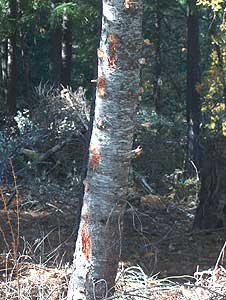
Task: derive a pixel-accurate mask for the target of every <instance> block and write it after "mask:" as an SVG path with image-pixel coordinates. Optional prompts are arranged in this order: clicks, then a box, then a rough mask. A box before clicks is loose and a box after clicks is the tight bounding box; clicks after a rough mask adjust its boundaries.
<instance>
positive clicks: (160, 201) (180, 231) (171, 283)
mask: <svg viewBox="0 0 226 300" xmlns="http://www.w3.org/2000/svg"><path fill="white" fill-rule="evenodd" d="M3 197H5V198H4V199H5V200H6V197H7V190H6V189H4V190H3V192H2V198H3ZM42 197H45V194H43V195H42ZM51 197H52V198H51ZM51 197H50V198H51V199H50V198H49V199H48V203H47V202H46V201H45V202H43V201H41V196H40V195H38V193H37V194H36V193H34V194H32V192H31V191H30V190H29V188H27V189H24V188H23V189H21V190H19V201H20V207H21V208H20V211H19V212H18V211H17V210H16V202H15V201H12V202H11V204H10V206H9V208H7V209H4V208H2V209H1V210H0V299H5V300H9V299H10V300H14V299H24V300H32V299H43V300H46V299H49V300H56V299H66V298H65V297H66V290H67V285H68V277H69V275H68V274H70V264H71V262H72V257H73V252H74V243H75V223H76V203H77V201H76V200H74V199H73V198H72V195H70V193H69V194H67V195H66V196H65V195H64V193H63V192H62V194H60V193H56V195H55V196H51ZM138 198H139V197H138ZM138 200H139V201H137V204H136V205H135V206H133V205H132V204H128V206H127V208H126V212H125V222H124V238H123V240H122V261H121V263H120V270H121V274H122V273H123V274H124V275H125V276H127V277H128V276H129V278H131V282H133V283H131V282H129V283H128V280H127V282H126V280H121V279H120V278H121V277H120V276H119V277H120V278H119V281H118V282H119V284H118V293H119V292H120V289H124V288H126V289H128V286H129V287H130V288H131V289H132V290H133V291H137V290H139V285H141V288H142V289H143V288H144V287H145V289H146V292H145V293H146V294H145V293H143V294H142V295H143V296H142V295H141V294H140V295H139V296H134V292H133V293H132V294H131V293H129V292H128V294H126V293H125V291H124V292H123V296H119V299H157V300H158V299H159V300H163V299H169V298H170V299H203V300H204V299H225V298H224V296H222V295H226V293H225V290H224V291H222V286H220V291H221V293H219V294H217V293H218V292H219V289H218V292H216V295H218V296H217V297H216V298H210V295H209V294H208V295H209V296H208V295H206V294H205V293H204V292H203V291H202V290H201V292H200V291H199V292H198V291H196V290H195V292H194V291H192V292H191V291H190V290H189V291H188V289H187V287H186V286H185V288H184V284H185V283H188V282H190V283H192V284H193V283H194V282H195V281H196V282H197V280H200V278H201V280H202V285H203V286H204V285H205V286H209V285H208V284H209V283H208V282H209V281H208V280H209V277H211V280H212V278H213V276H215V277H216V274H218V277H217V280H218V282H219V280H221V282H222V280H223V281H224V284H223V286H226V284H225V282H226V272H224V271H225V269H224V267H226V264H225V261H223V255H222V256H221V257H220V258H222V259H221V260H220V261H219V264H218V263H217V265H216V262H217V259H218V257H219V253H220V251H221V249H222V247H223V246H224V243H225V236H226V235H225V234H226V230H225V229H223V230H217V231H212V232H205V231H197V232H194V231H192V223H193V219H194V212H195V201H190V202H187V201H179V200H175V199H173V198H172V197H171V196H170V195H165V196H161V197H160V196H157V195H146V196H144V195H143V196H140V198H139V199H138ZM18 213H19V214H18ZM18 220H19V225H18ZM18 231H19V233H18ZM220 265H221V266H222V267H219V266H220ZM132 266H135V267H132ZM126 270H127V271H126ZM208 270H209V271H208ZM211 270H212V271H211ZM213 271H214V274H213ZM195 272H196V277H194V273H195ZM216 272H217V273H216ZM126 274H127V275H126ZM128 274H129V275H128ZM197 274H198V275H197ZM203 274H204V277H203ZM131 276H132V277H131ZM134 276H135V279H134ZM140 276H141V277H142V278H140ZM197 276H198V277H199V278H197ZM172 277H174V279H173V278H172ZM215 277H214V278H215ZM139 278H140V279H139ZM124 279H125V278H124ZM127 279H128V278H127ZM139 280H140V282H139ZM145 280H146V282H147V283H148V287H149V288H150V287H152V288H153V287H158V286H159V289H158V288H157V289H156V290H155V293H153V292H152V296H153V295H154V296H153V297H154V298H152V297H151V296H147V295H148V294H147V293H148V292H147V286H145V285H144V282H145ZM215 281H216V280H215ZM122 282H123V283H122ZM134 282H136V283H134ZM138 282H139V283H138ZM176 282H177V283H176ZM211 282H212V281H211ZM145 284H146V283H145ZM178 284H180V290H179V292H178ZM181 284H182V287H181ZM167 287H168V288H167ZM169 287H170V288H169ZM172 287H175V288H174V289H172ZM162 289H163V290H162ZM162 291H163V292H162ZM156 293H157V294H156ZM170 293H171V294H170ZM189 293H190V294H189ZM192 293H193V294H194V293H195V295H198V296H197V297H198V298H195V296H194V295H193V294H192ZM208 293H209V292H208ZM222 293H223V294H222ZM18 294H19V295H20V297H21V298H19V296H18ZM135 294H136V293H135ZM126 295H127V296H126ZM136 295H137V294H136ZM145 295H146V296H145ZM211 295H212V294H211ZM192 297H193V298H192ZM208 297H209V298H208Z"/></svg>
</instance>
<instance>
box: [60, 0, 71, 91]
mask: <svg viewBox="0 0 226 300" xmlns="http://www.w3.org/2000/svg"><path fill="white" fill-rule="evenodd" d="M65 2H68V1H65ZM61 47H62V48H61V49H62V50H61V53H62V58H61V59H62V63H61V79H60V81H61V84H62V85H63V86H65V87H66V86H68V85H70V82H71V64H72V22H71V20H70V16H69V15H68V13H67V11H66V10H65V11H64V13H63V22H62V46H61Z"/></svg>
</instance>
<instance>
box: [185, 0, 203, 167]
mask: <svg viewBox="0 0 226 300" xmlns="http://www.w3.org/2000/svg"><path fill="white" fill-rule="evenodd" d="M187 49H188V52H187V97H186V98H187V99H186V101H187V124H188V135H187V151H188V162H189V165H188V169H190V171H191V170H192V164H194V165H195V166H196V168H197V169H199V165H200V156H201V154H200V145H199V138H200V123H201V108H200V86H201V73H200V46H199V16H198V11H197V7H196V0H189V3H188V17H187Z"/></svg>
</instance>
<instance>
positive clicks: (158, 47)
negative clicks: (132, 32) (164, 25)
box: [154, 0, 162, 113]
mask: <svg viewBox="0 0 226 300" xmlns="http://www.w3.org/2000/svg"><path fill="white" fill-rule="evenodd" d="M155 10H156V12H155V35H156V41H155V82H154V102H155V110H156V112H157V113H160V112H161V85H162V79H161V7H160V1H159V0H155Z"/></svg>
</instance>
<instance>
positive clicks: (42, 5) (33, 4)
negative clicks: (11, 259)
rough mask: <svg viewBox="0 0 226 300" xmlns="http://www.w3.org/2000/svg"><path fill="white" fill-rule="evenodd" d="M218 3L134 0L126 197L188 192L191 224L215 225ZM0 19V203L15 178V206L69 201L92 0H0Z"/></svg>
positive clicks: (89, 68)
mask: <svg viewBox="0 0 226 300" xmlns="http://www.w3.org/2000/svg"><path fill="white" fill-rule="evenodd" d="M225 9H226V8H225V3H224V1H221V0H218V1H208V0H207V1H205V0H203V1H201V0H200V1H198V2H197V3H196V1H194V0H187V1H186V0H184V1H165V0H155V1H146V2H145V8H144V22H143V37H144V43H143V56H142V58H141V59H140V63H141V64H142V73H141V87H140V102H139V109H138V112H137V126H136V135H135V138H134V147H135V148H136V147H137V146H138V145H141V146H142V149H143V155H142V156H139V157H138V158H137V159H136V160H134V161H133V166H132V169H131V179H130V181H131V187H130V189H131V191H130V195H129V201H130V203H132V204H131V205H134V204H135V205H138V206H139V205H141V204H142V203H141V202H142V201H143V202H145V201H147V199H148V198H147V197H146V196H145V195H147V194H149V195H152V196H151V201H160V202H161V201H162V200H161V197H163V198H164V199H165V200H166V199H167V200H166V201H168V202H169V201H172V202H173V203H175V206H178V207H179V205H180V204H178V203H186V205H191V203H192V205H191V206H192V209H193V213H194V212H195V209H196V207H197V205H198V193H199V200H200V204H199V207H198V209H197V210H196V217H195V219H194V220H193V221H192V223H191V224H190V225H191V226H193V227H194V228H197V229H202V230H203V229H204V230H209V229H210V230H212V229H219V228H222V227H224V226H225V220H226V218H225V214H226V191H225V186H224V176H225V173H226V163H225V156H226V154H225V135H226V120H225V109H226V106H225V105H226V79H225V68H226V42H225V31H226V23H225ZM0 22H1V28H0V35H1V57H0V59H1V65H0V68H1V72H0V76H1V83H0V180H1V186H2V198H3V199H5V200H4V201H2V204H1V206H2V208H4V207H5V208H4V209H6V207H7V209H8V210H10V208H14V207H15V205H16V201H15V200H16V199H17V192H18V188H17V189H15V178H16V184H17V185H18V186H19V187H21V192H20V194H21V200H20V201H21V202H20V205H19V206H20V209H21V210H24V211H26V210H28V211H34V210H35V211H36V210H37V209H38V210H39V209H40V210H41V211H42V210H43V211H45V210H46V208H47V207H48V208H50V206H51V208H53V207H55V209H56V210H57V209H59V205H60V207H61V208H63V207H64V208H65V207H66V206H68V207H69V208H68V210H69V211H70V210H71V207H74V210H75V211H76V207H77V206H78V202H79V199H81V195H82V182H83V179H84V177H85V173H86V161H87V151H88V144H89V137H90V124H91V123H92V116H93V109H94V91H95V88H96V76H97V74H96V64H97V56H96V52H97V48H98V43H99V32H100V23H101V3H100V1H94V0H93V1H88V0H87V1H66V0H65V1H58V0H56V1H28V0H20V1H17V0H10V1H6V0H1V1H0ZM199 191H200V192H199ZM141 196H143V197H144V198H142V199H143V200H142V201H141ZM47 199H48V201H47ZM65 199H67V200H68V201H67V202H66V203H65ZM153 199H154V200H153ZM156 199H158V200H156ZM206 199H207V200H208V201H207V200H206ZM216 199H220V200H216ZM161 203H162V202H161ZM164 205H165V204H164ZM160 206H161V205H160ZM56 207H57V208H56ZM203 207H205V211H206V212H207V213H206V215H203V214H201V213H200V211H203ZM213 207H214V209H213ZM61 208H60V209H61ZM4 209H3V210H4ZM75 214H76V213H75ZM192 224H193V225H192ZM7 230H8V229H7V228H4V230H2V231H3V232H5V231H6V232H7ZM10 235H11V237H10V238H9V240H10V239H12V238H13V237H12V233H10ZM3 244H4V245H2V246H1V247H2V248H3V249H4V248H5V247H6V246H7V244H9V243H8V241H7V239H6V242H4V243H3ZM18 247H19V246H18ZM6 248H7V247H6ZM8 250H9V249H8ZM147 253H149V254H150V251H149V250H148V252H147ZM149 254H148V255H149Z"/></svg>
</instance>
